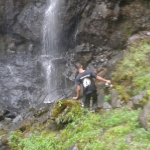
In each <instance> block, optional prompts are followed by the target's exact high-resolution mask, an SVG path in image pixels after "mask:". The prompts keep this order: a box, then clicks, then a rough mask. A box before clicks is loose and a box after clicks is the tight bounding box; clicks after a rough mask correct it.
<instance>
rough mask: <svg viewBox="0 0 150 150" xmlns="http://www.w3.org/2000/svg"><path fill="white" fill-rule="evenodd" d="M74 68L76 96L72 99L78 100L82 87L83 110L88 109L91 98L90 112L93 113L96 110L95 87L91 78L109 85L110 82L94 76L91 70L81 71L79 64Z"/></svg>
mask: <svg viewBox="0 0 150 150" xmlns="http://www.w3.org/2000/svg"><path fill="white" fill-rule="evenodd" d="M75 68H76V70H77V72H78V75H77V76H76V79H75V86H76V96H75V97H73V99H76V100H77V99H78V97H79V92H80V89H81V87H80V86H81V85H82V86H83V95H84V108H89V107H90V99H91V98H92V100H93V104H92V111H95V110H96V109H97V91H96V86H95V84H94V80H93V78H95V79H97V80H99V81H103V82H106V83H108V84H110V83H111V81H110V80H106V79H104V78H102V77H100V76H98V75H96V73H95V72H93V71H91V70H83V67H82V64H81V63H76V64H75Z"/></svg>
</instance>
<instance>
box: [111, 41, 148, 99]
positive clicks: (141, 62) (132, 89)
mask: <svg viewBox="0 0 150 150" xmlns="http://www.w3.org/2000/svg"><path fill="white" fill-rule="evenodd" d="M149 60H150V40H141V41H136V42H134V43H132V44H131V45H130V46H129V47H128V49H127V50H126V56H125V57H124V58H123V59H122V60H120V61H119V62H118V63H117V64H116V67H115V70H114V72H113V73H112V81H113V84H114V85H115V86H114V87H116V89H117V90H118V93H119V94H120V95H121V99H122V100H127V99H129V98H130V97H132V96H134V95H136V94H138V93H139V92H140V91H143V90H149V87H150V61H149Z"/></svg>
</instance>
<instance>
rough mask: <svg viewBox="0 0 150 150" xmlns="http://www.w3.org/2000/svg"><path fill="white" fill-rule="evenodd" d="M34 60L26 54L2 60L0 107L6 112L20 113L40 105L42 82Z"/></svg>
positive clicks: (0, 62)
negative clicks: (37, 104)
mask: <svg viewBox="0 0 150 150" xmlns="http://www.w3.org/2000/svg"><path fill="white" fill-rule="evenodd" d="M34 59H36V58H35V57H34V58H33V57H32V56H31V54H30V53H28V54H26V53H25V52H21V53H17V54H11V55H10V56H7V57H6V58H3V59H1V61H0V97H1V99H0V105H1V106H3V108H4V109H5V110H9V111H15V112H16V111H17V112H20V111H22V110H23V109H26V108H29V107H32V106H34V104H36V103H38V99H39V97H40V96H41V85H42V80H41V76H40V75H41V73H40V68H38V65H37V63H36V61H35V60H34Z"/></svg>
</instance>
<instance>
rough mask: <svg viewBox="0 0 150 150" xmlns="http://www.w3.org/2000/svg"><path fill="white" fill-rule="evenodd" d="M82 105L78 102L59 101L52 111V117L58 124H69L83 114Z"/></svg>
mask: <svg viewBox="0 0 150 150" xmlns="http://www.w3.org/2000/svg"><path fill="white" fill-rule="evenodd" d="M82 111H83V110H82V108H81V105H80V104H79V103H78V102H77V101H76V100H59V101H57V103H56V105H55V106H54V108H53V109H52V112H51V116H52V117H54V119H55V121H56V122H57V124H62V123H68V122H71V121H73V120H75V119H76V118H77V117H79V115H81V114H82Z"/></svg>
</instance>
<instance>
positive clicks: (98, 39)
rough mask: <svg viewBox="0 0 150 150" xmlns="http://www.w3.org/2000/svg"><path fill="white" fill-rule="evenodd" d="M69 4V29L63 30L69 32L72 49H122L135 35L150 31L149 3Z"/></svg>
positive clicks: (118, 0)
mask: <svg viewBox="0 0 150 150" xmlns="http://www.w3.org/2000/svg"><path fill="white" fill-rule="evenodd" d="M69 4H70V5H69ZM69 4H68V7H66V9H67V11H66V12H65V13H66V15H65V16H64V20H65V22H66V23H67V26H66V24H65V23H64V26H63V29H66V30H67V31H70V32H69V36H71V38H70V37H69V39H70V40H69V42H68V43H69V44H70V45H71V44H76V45H81V44H83V43H89V44H93V45H94V46H96V47H103V46H107V47H111V48H112V49H122V48H124V46H125V44H126V41H127V39H128V37H130V36H131V35H132V34H135V33H137V32H139V31H141V30H149V29H150V25H149V21H148V20H149V16H150V15H149V14H150V11H149V2H148V1H144V2H140V1H135V0H132V1H125V0H113V1H110V0H106V1H104V0H94V1H87V0H83V1H82V2H81V1H80V0H79V1H75V2H70V3H69ZM83 4H84V5H83ZM70 8H72V9H70ZM73 10H74V11H73ZM72 14H74V15H73V16H74V17H71V16H72ZM68 16H69V17H68ZM70 22H71V23H72V25H71V24H69V23H70ZM69 27H70V30H69V29H68V28H69ZM72 41H74V43H73V42H72Z"/></svg>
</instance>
